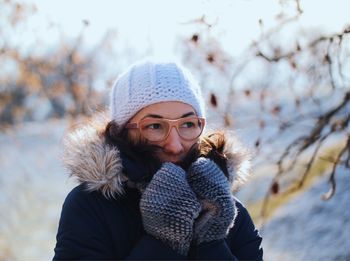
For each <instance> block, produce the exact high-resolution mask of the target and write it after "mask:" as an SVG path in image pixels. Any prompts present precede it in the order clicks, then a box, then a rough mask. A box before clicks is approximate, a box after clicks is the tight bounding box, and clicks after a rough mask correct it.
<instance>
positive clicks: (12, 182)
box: [0, 0, 350, 260]
mask: <svg viewBox="0 0 350 261" xmlns="http://www.w3.org/2000/svg"><path fill="white" fill-rule="evenodd" d="M348 10H350V3H349V2H348V1H345V0H343V1H341V0H332V1H331V0H319V1H302V0H279V1H277V0H274V1H273V0H266V1H260V0H230V1H228V0H227V1H226V0H221V1H214V0H192V1H185V0H178V1H161V0H158V1H157V0H149V1H141V0H140V1H136V0H129V1H108V0H104V1H96V0H92V1H81V0H75V1H67V0H64V1H63V0H62V1H44V0H37V1H34V0H25V1H24V0H22V1H16V0H0V260H50V259H52V257H53V253H54V252H53V249H54V246H55V243H56V239H55V236H56V231H57V226H58V220H59V215H60V211H61V207H62V203H63V201H64V198H65V196H66V195H67V193H68V192H69V191H70V190H71V189H72V188H73V187H74V186H75V185H76V183H75V181H74V180H71V179H68V173H67V171H66V170H65V169H64V168H63V167H62V165H61V162H60V157H61V153H62V151H61V143H62V139H63V137H64V135H65V134H66V133H67V132H69V130H71V129H72V128H74V127H76V126H78V125H79V124H84V122H85V121H86V120H88V119H89V118H90V117H91V116H92V115H93V114H94V113H96V112H104V111H106V108H107V106H108V91H109V90H110V88H111V86H112V84H113V81H114V80H115V79H116V77H117V76H118V74H119V73H120V72H121V71H123V70H124V69H125V67H126V66H128V65H129V64H130V63H132V62H135V61H136V60H139V59H142V58H145V57H148V56H154V57H159V58H168V59H169V58H172V59H176V60H178V61H180V62H182V63H183V64H184V65H185V66H186V67H188V68H189V69H190V70H191V71H192V72H193V73H194V74H195V76H196V78H197V79H198V80H199V82H200V84H201V86H202V90H203V94H204V95H205V99H206V102H207V110H208V112H207V114H208V122H209V123H210V128H213V129H226V130H229V131H233V132H235V133H236V135H238V136H239V137H240V139H241V140H243V142H244V143H245V144H246V145H247V146H248V147H249V149H250V150H251V151H252V153H253V155H254V159H253V175H252V178H251V180H250V181H249V182H248V183H247V185H246V186H245V187H243V188H242V189H241V190H240V191H239V192H238V194H237V196H238V198H239V199H240V200H241V201H242V202H243V203H244V204H245V205H246V206H247V207H248V209H249V211H250V213H251V215H252V217H253V219H254V221H255V223H256V224H257V225H258V226H259V228H260V231H261V234H262V236H263V238H264V240H263V245H264V252H265V259H266V260H350V240H349V239H348V233H349V231H350V221H349V220H350V208H349V203H350V193H349V191H350V171H349V170H350V168H349V167H350V37H349V35H350V16H349V11H348Z"/></svg>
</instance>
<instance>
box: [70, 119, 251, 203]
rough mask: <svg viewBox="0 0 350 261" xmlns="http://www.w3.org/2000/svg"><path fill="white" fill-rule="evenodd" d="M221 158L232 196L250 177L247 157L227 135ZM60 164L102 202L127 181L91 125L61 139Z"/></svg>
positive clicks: (119, 192)
mask: <svg viewBox="0 0 350 261" xmlns="http://www.w3.org/2000/svg"><path fill="white" fill-rule="evenodd" d="M224 154H225V156H226V158H227V168H228V173H229V182H230V183H231V187H232V192H236V191H237V190H238V189H239V187H240V186H241V185H243V184H244V183H245V182H246V181H247V179H248V177H249V175H250V167H251V164H250V159H249V154H248V153H247V151H246V150H245V149H244V147H242V146H241V144H240V142H239V141H238V140H237V139H236V138H235V136H234V135H233V134H227V133H226V134H225V146H224ZM63 164H64V166H65V167H66V168H67V169H68V171H69V175H70V176H71V177H74V178H76V179H77V181H78V182H79V183H85V184H86V185H87V189H88V190H89V191H101V193H102V194H103V195H104V196H105V197H106V198H111V197H116V196H118V195H122V194H123V193H124V189H123V188H124V186H125V184H126V182H127V181H128V178H127V176H126V175H124V174H123V171H122V168H123V167H122V162H121V159H120V157H119V151H118V149H117V148H113V147H111V146H109V145H107V144H106V143H105V142H104V138H103V136H102V135H101V132H100V131H99V130H98V128H97V127H96V126H94V125H86V126H84V127H82V128H80V129H77V130H75V131H73V132H72V133H70V134H68V135H67V136H66V137H65V139H64V151H63Z"/></svg>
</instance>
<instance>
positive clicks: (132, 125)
mask: <svg viewBox="0 0 350 261" xmlns="http://www.w3.org/2000/svg"><path fill="white" fill-rule="evenodd" d="M193 118H195V119H197V120H198V121H199V122H200V124H201V131H200V133H199V134H198V136H197V137H195V138H193V139H186V138H183V137H182V136H181V135H180V132H179V129H178V125H177V123H178V122H179V121H181V120H186V119H193ZM148 119H150V118H144V119H141V120H139V121H138V122H128V123H127V124H126V125H125V128H126V129H138V130H140V134H141V135H142V129H141V126H140V122H142V121H143V120H148ZM155 119H157V120H162V121H165V122H167V123H168V124H169V129H168V133H167V134H166V135H165V136H164V138H163V139H161V140H157V141H153V142H161V141H164V140H166V139H167V138H168V136H169V134H170V132H171V130H172V128H173V127H175V129H176V131H177V133H178V134H179V137H180V138H181V139H184V140H186V141H192V140H195V139H197V138H198V137H199V136H200V135H201V134H202V132H203V130H204V126H205V123H206V122H205V118H203V117H197V116H192V117H185V118H178V119H166V118H155ZM146 139H147V138H146Z"/></svg>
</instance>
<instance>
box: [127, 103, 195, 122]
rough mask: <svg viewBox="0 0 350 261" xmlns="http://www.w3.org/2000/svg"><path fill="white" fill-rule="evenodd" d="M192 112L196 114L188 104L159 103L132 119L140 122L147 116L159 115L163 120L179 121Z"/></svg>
mask: <svg viewBox="0 0 350 261" xmlns="http://www.w3.org/2000/svg"><path fill="white" fill-rule="evenodd" d="M191 112H192V113H194V114H196V113H195V110H194V108H193V107H192V106H191V105H189V104H187V103H182V102H176V101H174V102H173V101H169V102H159V103H155V104H151V105H149V106H147V107H145V108H143V109H142V110H140V111H139V112H138V113H136V114H135V116H134V117H133V118H132V119H133V120H140V119H142V118H144V117H147V115H159V116H160V117H162V118H167V119H177V118H180V117H182V116H183V115H184V114H187V113H191Z"/></svg>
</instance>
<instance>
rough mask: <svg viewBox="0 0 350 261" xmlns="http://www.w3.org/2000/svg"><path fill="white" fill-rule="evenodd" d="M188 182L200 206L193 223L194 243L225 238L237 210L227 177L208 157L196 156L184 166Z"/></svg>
mask: <svg viewBox="0 0 350 261" xmlns="http://www.w3.org/2000/svg"><path fill="white" fill-rule="evenodd" d="M188 182H189V184H190V186H191V187H192V189H193V191H194V192H195V193H196V195H197V197H198V200H199V201H200V202H201V206H202V212H201V214H200V217H199V218H198V219H197V220H196V222H195V227H194V240H195V242H196V244H200V243H203V242H210V241H213V240H218V239H223V238H225V237H226V235H227V234H228V231H229V229H230V228H231V227H232V226H233V223H234V220H235V217H236V214H237V210H236V205H235V201H234V199H233V196H232V194H231V190H230V185H229V182H228V179H227V178H226V176H225V175H224V173H223V172H222V171H221V170H220V168H219V167H218V166H217V165H216V164H215V163H214V162H213V161H212V160H210V159H207V158H203V157H200V158H198V159H197V160H196V161H195V162H194V163H192V165H191V166H190V168H189V170H188Z"/></svg>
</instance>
